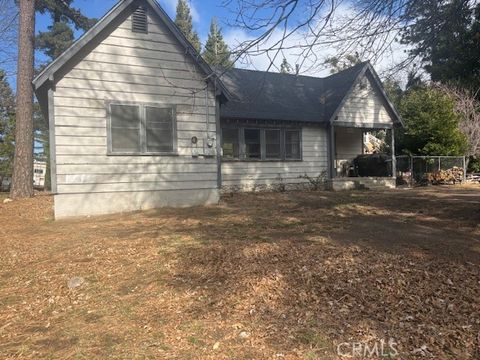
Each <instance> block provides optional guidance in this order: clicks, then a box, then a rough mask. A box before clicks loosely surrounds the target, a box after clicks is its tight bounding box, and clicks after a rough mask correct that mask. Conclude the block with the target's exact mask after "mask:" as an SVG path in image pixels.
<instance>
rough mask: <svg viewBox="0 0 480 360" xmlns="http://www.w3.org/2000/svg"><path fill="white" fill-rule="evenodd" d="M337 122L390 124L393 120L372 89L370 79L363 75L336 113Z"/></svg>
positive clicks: (381, 100)
mask: <svg viewBox="0 0 480 360" xmlns="http://www.w3.org/2000/svg"><path fill="white" fill-rule="evenodd" d="M336 121H338V122H342V123H352V124H355V125H362V124H391V123H392V122H393V120H392V118H391V117H390V115H389V113H388V111H387V109H386V108H385V105H384V101H383V99H382V98H381V96H380V95H379V94H378V93H377V91H376V90H375V89H374V87H373V85H372V82H371V80H370V79H369V78H368V77H365V78H364V79H363V80H362V81H361V82H360V83H359V84H357V85H356V87H355V88H354V89H353V92H352V93H351V95H350V97H349V98H348V99H347V100H346V102H345V104H344V105H343V107H342V108H341V109H340V111H339V113H338V118H337V119H336Z"/></svg>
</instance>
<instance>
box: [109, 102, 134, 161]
mask: <svg viewBox="0 0 480 360" xmlns="http://www.w3.org/2000/svg"><path fill="white" fill-rule="evenodd" d="M110 114H111V140H112V152H120V153H122V152H123V153H138V152H140V151H141V147H140V122H141V120H140V106H135V105H116V104H112V105H111V107H110Z"/></svg>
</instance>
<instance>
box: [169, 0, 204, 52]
mask: <svg viewBox="0 0 480 360" xmlns="http://www.w3.org/2000/svg"><path fill="white" fill-rule="evenodd" d="M175 24H176V25H177V26H178V28H179V29H180V31H181V32H182V34H183V35H184V36H185V37H186V39H187V40H188V41H189V42H190V44H192V46H193V47H194V49H195V50H197V52H198V53H200V48H201V45H200V38H199V37H198V34H197V32H196V31H194V30H193V25H192V15H191V14H190V7H189V6H188V4H187V1H186V0H178V3H177V14H176V16H175Z"/></svg>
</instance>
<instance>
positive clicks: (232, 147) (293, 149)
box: [222, 125, 302, 161]
mask: <svg viewBox="0 0 480 360" xmlns="http://www.w3.org/2000/svg"><path fill="white" fill-rule="evenodd" d="M301 148H302V145H301V130H298V129H285V128H282V129H271V128H250V127H242V126H236V127H235V126H232V125H229V126H228V127H224V128H222V149H223V158H224V159H226V160H252V161H258V160H264V161H266V160H301V159H302V152H301Z"/></svg>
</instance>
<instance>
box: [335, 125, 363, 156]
mask: <svg viewBox="0 0 480 360" xmlns="http://www.w3.org/2000/svg"><path fill="white" fill-rule="evenodd" d="M335 145H336V154H335V157H336V159H337V160H349V161H350V160H353V159H355V158H356V157H357V156H358V155H360V154H362V152H363V151H362V150H363V131H362V129H358V128H341V127H338V128H336V129H335Z"/></svg>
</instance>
